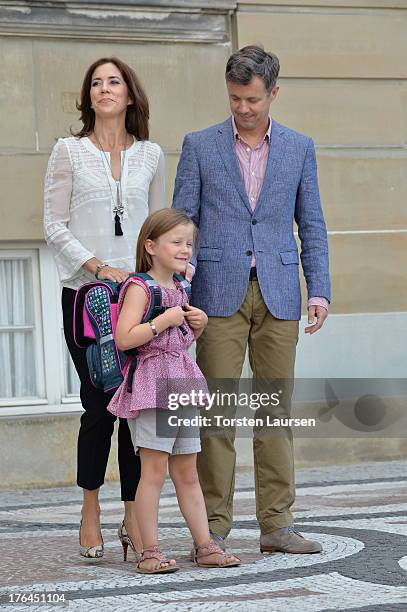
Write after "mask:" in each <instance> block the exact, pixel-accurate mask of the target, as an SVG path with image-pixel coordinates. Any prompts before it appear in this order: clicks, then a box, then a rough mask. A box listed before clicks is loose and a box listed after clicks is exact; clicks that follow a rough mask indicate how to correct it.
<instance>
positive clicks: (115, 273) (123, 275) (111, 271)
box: [97, 266, 133, 283]
mask: <svg viewBox="0 0 407 612" xmlns="http://www.w3.org/2000/svg"><path fill="white" fill-rule="evenodd" d="M130 274H133V272H127V271H126V270H123V269H122V268H113V267H112V266H103V268H101V269H100V271H99V272H98V275H97V277H98V280H110V281H113V282H114V283H123V282H124V281H125V280H126V279H127V278H128V277H129V276H130Z"/></svg>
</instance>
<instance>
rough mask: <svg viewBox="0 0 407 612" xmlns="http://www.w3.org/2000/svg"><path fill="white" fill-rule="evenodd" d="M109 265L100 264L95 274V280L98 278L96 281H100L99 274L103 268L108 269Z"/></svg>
mask: <svg viewBox="0 0 407 612" xmlns="http://www.w3.org/2000/svg"><path fill="white" fill-rule="evenodd" d="M108 265H109V264H108V263H105V262H104V261H103V262H102V263H100V264H98V265H97V266H96V272H95V278H96V280H99V277H98V274H99V272H100V271H101V269H102V268H106V267H107V266H108Z"/></svg>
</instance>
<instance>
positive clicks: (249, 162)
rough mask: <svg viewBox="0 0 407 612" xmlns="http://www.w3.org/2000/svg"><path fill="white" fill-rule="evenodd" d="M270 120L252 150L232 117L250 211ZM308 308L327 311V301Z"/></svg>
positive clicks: (266, 151) (311, 302) (315, 299)
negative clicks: (320, 307) (314, 307)
mask: <svg viewBox="0 0 407 612" xmlns="http://www.w3.org/2000/svg"><path fill="white" fill-rule="evenodd" d="M271 121H272V120H271V118H270V120H269V127H268V130H267V132H266V133H265V135H264V138H263V140H262V141H261V142H260V143H259V144H258V145H257V147H255V148H254V149H252V148H251V147H250V145H248V144H247V142H245V141H244V140H243V138H242V137H241V136H240V134H239V132H238V129H237V126H236V122H235V118H234V117H233V116H232V124H233V133H234V136H235V143H236V155H237V159H238V161H239V167H240V172H241V173H242V177H243V180H244V185H245V188H246V193H247V197H248V198H249V202H250V206H251V207H252V210H254V209H255V208H256V204H257V200H258V198H259V195H260V191H261V187H262V185H263V179H264V175H265V174H266V167H267V160H268V156H269V149H270V138H271ZM255 265H256V260H255V258H254V256H253V259H252V266H255ZM309 306H323V308H326V310H328V301H327V300H326V299H325V298H323V297H313V298H310V299H309V300H308V307H309Z"/></svg>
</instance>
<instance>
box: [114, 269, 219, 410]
mask: <svg viewBox="0 0 407 612" xmlns="http://www.w3.org/2000/svg"><path fill="white" fill-rule="evenodd" d="M131 281H132V282H134V283H136V284H138V285H140V286H141V287H143V288H144V289H145V287H144V286H143V285H142V283H140V282H139V281H138V280H137V279H131ZM161 290H162V304H163V306H165V307H172V306H184V305H185V304H187V303H188V297H187V294H186V293H185V291H184V289H183V288H182V287H181V286H177V288H176V289H168V288H167V287H161ZM122 303H123V298H122V299H121V300H120V302H119V309H120V307H121V304H122ZM183 329H184V331H185V332H186V333H185V334H184V333H182V331H181V329H180V328H178V327H168V328H167V329H166V330H164V331H163V332H161V333H160V334H159V335H158V336H154V337H153V338H152V339H151V340H150V341H149V342H147V343H146V344H143V345H142V346H139V347H138V348H137V367H136V370H135V372H134V376H133V382H132V385H131V389H132V391H131V393H130V392H129V391H128V377H129V369H130V363H131V358H129V360H128V361H127V363H126V365H125V369H124V380H123V382H122V384H121V385H120V387H119V388H118V389H117V391H116V393H115V394H114V396H113V398H112V399H111V401H110V404H109V406H108V410H109V411H110V412H111V413H112V414H114V415H116V416H118V417H122V418H125V419H134V418H136V417H137V416H138V414H139V412H140V410H147V409H151V408H162V409H167V408H168V402H167V394H168V393H174V392H175V393H190V392H191V391H192V390H195V391H196V392H199V391H200V392H201V393H207V392H208V388H207V386H206V381H205V378H204V376H203V374H202V372H201V370H200V369H199V368H198V366H197V365H196V363H195V361H194V359H193V358H192V357H191V355H190V354H189V353H188V348H189V347H190V346H191V344H192V343H193V342H194V340H195V338H194V334H193V332H192V330H191V328H190V327H189V325H188V323H187V322H186V320H185V321H184V324H183ZM198 407H199V406H198Z"/></svg>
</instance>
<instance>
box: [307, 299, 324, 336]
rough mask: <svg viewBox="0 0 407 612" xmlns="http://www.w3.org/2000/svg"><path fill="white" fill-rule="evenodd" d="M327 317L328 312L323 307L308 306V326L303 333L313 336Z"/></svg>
mask: <svg viewBox="0 0 407 612" xmlns="http://www.w3.org/2000/svg"><path fill="white" fill-rule="evenodd" d="M327 316H328V311H327V309H326V308H324V307H323V306H308V323H309V324H310V326H309V327H306V328H305V330H304V331H305V333H306V334H311V335H312V334H315V332H317V331H318V330H319V329H321V327H322V326H323V324H324V322H325V319H326V318H327Z"/></svg>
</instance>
